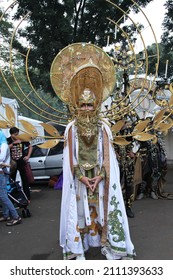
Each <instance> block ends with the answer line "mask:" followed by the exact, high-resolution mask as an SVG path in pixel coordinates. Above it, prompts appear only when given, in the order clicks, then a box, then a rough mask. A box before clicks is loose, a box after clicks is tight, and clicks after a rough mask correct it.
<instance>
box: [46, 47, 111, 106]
mask: <svg viewBox="0 0 173 280" xmlns="http://www.w3.org/2000/svg"><path fill="white" fill-rule="evenodd" d="M50 75H51V83H52V86H53V89H54V91H55V93H56V94H57V95H58V96H59V98H60V99H61V100H62V101H63V102H65V103H66V104H68V105H69V107H73V108H77V107H78V106H79V100H80V99H81V95H82V94H83V93H84V91H85V90H86V89H88V90H89V91H91V92H92V93H93V94H94V95H95V101H94V105H95V107H99V106H100V105H101V103H102V102H103V101H104V100H106V99H107V98H108V96H109V95H110V94H111V93H112V91H113V89H114V85H115V79H116V77H115V67H114V64H113V62H112V60H111V58H110V57H109V56H108V55H107V54H106V53H105V52H104V51H103V50H102V49H101V48H99V47H97V46H95V45H93V44H89V43H75V44H72V45H69V46H67V47H65V48H64V49H63V50H61V51H60V52H59V53H58V55H57V56H56V57H55V59H54V61H53V63H52V66H51V71H50Z"/></svg>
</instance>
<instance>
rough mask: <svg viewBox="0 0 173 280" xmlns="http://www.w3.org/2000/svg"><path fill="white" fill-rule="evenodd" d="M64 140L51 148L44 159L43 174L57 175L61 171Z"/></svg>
mask: <svg viewBox="0 0 173 280" xmlns="http://www.w3.org/2000/svg"><path fill="white" fill-rule="evenodd" d="M63 147H64V142H63V141H62V142H60V143H59V144H57V145H56V146H55V147H53V148H51V149H50V150H49V152H48V155H47V157H46V160H45V174H46V175H47V176H54V175H59V174H60V173H61V172H62V164H63Z"/></svg>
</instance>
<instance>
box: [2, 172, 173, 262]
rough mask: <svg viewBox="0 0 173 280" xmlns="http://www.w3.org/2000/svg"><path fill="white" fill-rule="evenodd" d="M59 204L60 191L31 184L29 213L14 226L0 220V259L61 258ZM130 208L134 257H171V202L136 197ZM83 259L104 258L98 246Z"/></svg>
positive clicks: (169, 188)
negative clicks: (131, 210) (28, 216)
mask: <svg viewBox="0 0 173 280" xmlns="http://www.w3.org/2000/svg"><path fill="white" fill-rule="evenodd" d="M172 173H173V169H172V168H171V169H169V171H168V174H167V184H166V186H165V191H168V192H172V193H173V188H172ZM60 203H61V191H60V190H54V189H53V188H50V187H48V185H47V182H41V183H40V184H34V186H32V194H31V204H30V206H29V210H30V211H31V214H32V216H31V217H30V218H25V219H24V218H23V219H22V223H21V224H20V225H16V226H13V227H7V226H6V225H5V223H4V222H3V223H2V222H1V223H0V260H62V251H61V248H60V247H59V245H58V234H59V213H60ZM133 211H134V213H135V218H133V219H130V218H129V226H130V232H131V238H132V241H133V243H134V246H135V250H136V254H137V255H136V260H173V245H172V244H173V219H172V213H173V201H172V200H167V199H165V200H163V199H158V200H153V199H151V198H145V199H143V200H140V201H137V200H136V201H135V202H134V204H133ZM19 213H21V210H19ZM0 216H1V213H0ZM86 258H87V259H88V260H100V259H105V258H104V256H102V255H101V254H100V248H92V249H90V250H89V252H88V253H87V255H86Z"/></svg>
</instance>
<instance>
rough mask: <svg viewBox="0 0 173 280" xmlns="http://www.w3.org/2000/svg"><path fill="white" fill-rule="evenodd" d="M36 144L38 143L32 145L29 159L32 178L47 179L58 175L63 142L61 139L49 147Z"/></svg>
mask: <svg viewBox="0 0 173 280" xmlns="http://www.w3.org/2000/svg"><path fill="white" fill-rule="evenodd" d="M40 144H41V143H40ZM37 145H38V143H36V144H34V145H33V146H32V147H33V151H32V154H31V157H30V159H29V162H30V165H31V169H32V172H33V176H34V179H48V178H49V177H52V176H55V175H59V174H60V173H61V172H62V162H63V146H64V142H63V141H61V142H60V143H59V144H57V145H56V146H55V147H53V148H50V149H43V148H39V147H38V146H37Z"/></svg>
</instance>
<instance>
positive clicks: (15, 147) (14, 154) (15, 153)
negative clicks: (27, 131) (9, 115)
mask: <svg viewBox="0 0 173 280" xmlns="http://www.w3.org/2000/svg"><path fill="white" fill-rule="evenodd" d="M10 135H11V136H10V137H9V138H7V142H8V145H9V147H10V152H11V158H12V160H14V161H15V162H16V170H15V172H13V174H11V178H12V179H13V180H14V181H15V179H16V173H17V170H19V173H20V176H21V180H22V186H23V191H24V193H25V195H26V196H27V198H28V201H29V202H30V186H29V183H28V179H27V176H26V168H25V167H26V162H27V161H28V160H29V158H30V155H31V153H32V146H31V145H30V143H29V142H22V141H21V140H19V139H18V137H17V136H18V135H19V129H18V128H17V127H11V128H10ZM25 147H28V154H27V155H25V153H24V149H25Z"/></svg>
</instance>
